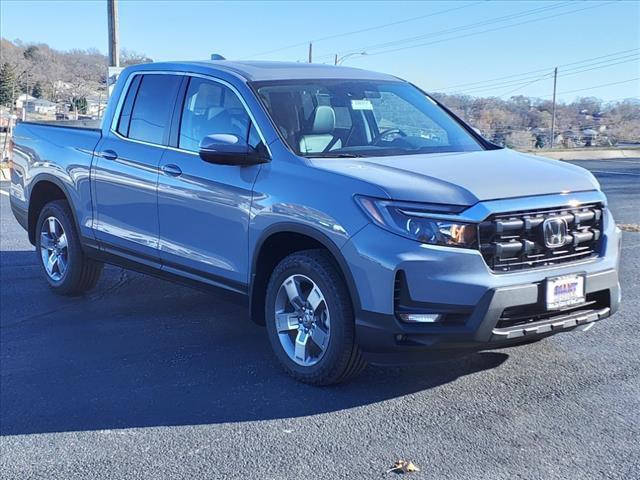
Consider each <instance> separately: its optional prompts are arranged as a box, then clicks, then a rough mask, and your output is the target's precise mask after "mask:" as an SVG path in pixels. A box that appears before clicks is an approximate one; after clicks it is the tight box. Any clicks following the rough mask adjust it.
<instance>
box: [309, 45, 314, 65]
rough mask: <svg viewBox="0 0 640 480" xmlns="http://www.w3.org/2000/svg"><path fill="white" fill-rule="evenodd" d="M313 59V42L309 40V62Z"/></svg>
mask: <svg viewBox="0 0 640 480" xmlns="http://www.w3.org/2000/svg"><path fill="white" fill-rule="evenodd" d="M312 61H313V43H311V42H309V63H311V62H312Z"/></svg>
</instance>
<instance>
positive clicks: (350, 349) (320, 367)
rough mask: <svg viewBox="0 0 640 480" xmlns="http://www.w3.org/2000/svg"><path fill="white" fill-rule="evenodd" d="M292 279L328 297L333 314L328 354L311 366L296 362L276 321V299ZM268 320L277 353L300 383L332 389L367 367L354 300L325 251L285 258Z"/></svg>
mask: <svg viewBox="0 0 640 480" xmlns="http://www.w3.org/2000/svg"><path fill="white" fill-rule="evenodd" d="M292 275H304V276H306V277H308V278H309V279H311V280H312V281H313V282H314V283H315V284H316V285H317V286H318V287H319V288H320V290H321V292H322V294H323V295H324V298H325V302H326V305H327V308H328V310H329V312H330V322H331V328H330V336H329V341H328V344H327V346H326V350H325V351H324V354H323V355H322V357H321V358H320V359H319V361H318V363H316V364H315V365H311V366H304V365H299V364H298V363H296V362H295V361H293V360H292V359H291V358H290V357H289V355H288V354H287V352H286V351H285V349H284V347H283V345H282V344H281V342H280V339H279V335H278V331H277V327H276V321H275V311H276V296H277V294H278V291H279V290H280V287H281V285H282V284H283V282H284V281H285V280H286V279H287V278H289V277H290V276H292ZM265 319H266V326H267V332H268V336H269V341H270V342H271V347H272V348H273V351H274V353H275V355H276V357H277V358H278V360H279V361H280V363H281V364H282V366H283V367H284V369H285V370H286V371H287V373H288V374H289V375H291V376H292V377H293V378H295V379H296V380H299V381H302V382H304V383H309V384H312V385H331V384H335V383H340V382H344V381H346V380H348V379H350V378H352V377H353V376H355V375H357V374H358V373H360V372H361V371H362V370H363V369H364V368H365V367H366V365H367V364H366V361H365V360H364V358H363V356H362V353H361V351H360V349H359V348H358V345H357V344H356V342H355V321H354V313H353V307H352V303H351V298H350V295H349V291H348V289H347V286H346V284H345V282H344V280H343V278H342V276H341V275H340V273H339V271H338V269H337V266H336V265H335V261H334V260H333V258H332V257H331V255H330V254H329V252H327V251H325V250H304V251H300V252H296V253H293V254H291V255H289V256H288V257H286V258H284V259H283V260H282V261H281V262H280V263H279V264H278V265H277V266H276V268H275V269H274V271H273V273H272V274H271V278H270V279H269V284H268V286H267V291H266V301H265Z"/></svg>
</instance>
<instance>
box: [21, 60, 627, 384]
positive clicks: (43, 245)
mask: <svg viewBox="0 0 640 480" xmlns="http://www.w3.org/2000/svg"><path fill="white" fill-rule="evenodd" d="M13 142H14V144H13V151H12V159H11V163H12V171H11V182H12V184H11V206H12V209H13V212H14V214H15V217H16V218H17V219H18V221H19V222H20V224H21V225H22V226H23V227H24V228H25V229H26V230H27V232H28V235H29V240H30V241H31V243H33V244H34V245H35V247H36V252H37V255H38V258H39V260H40V262H41V264H42V270H43V273H44V276H45V278H46V279H47V281H48V283H49V285H50V286H51V288H52V289H53V290H54V291H55V292H58V293H61V294H80V293H82V292H84V291H86V290H88V289H90V288H92V287H94V286H95V285H96V282H97V280H98V277H99V275H100V272H101V269H102V265H103V264H104V263H110V264H117V265H121V266H124V267H127V268H131V269H135V270H138V271H142V272H147V273H152V274H155V275H159V276H162V277H165V278H168V279H172V280H177V281H181V282H186V283H189V284H192V285H198V286H205V287H214V288H223V289H226V290H229V291H232V292H235V293H237V294H240V295H242V296H243V297H244V298H247V299H248V303H249V305H250V309H251V315H252V318H253V320H254V321H255V322H257V323H259V324H263V325H266V330H267V334H268V337H269V340H270V342H271V345H272V347H273V350H274V352H275V355H276V356H277V358H278V359H279V361H280V362H281V363H282V365H283V367H284V368H285V369H286V371H287V372H288V373H289V374H291V375H292V376H294V377H295V378H297V379H299V380H301V381H304V382H308V383H313V384H330V383H336V382H340V381H343V380H346V379H347V378H349V377H351V376H353V375H354V374H356V373H357V372H359V371H360V370H361V369H362V368H363V367H364V366H365V365H366V363H367V362H374V363H404V362H407V361H422V360H425V359H426V360H429V359H433V358H438V359H442V358H446V357H448V356H452V355H464V354H466V353H468V352H473V351H478V350H483V349H493V348H497V347H503V346H511V345H514V344H516V343H520V342H529V341H532V340H538V339H542V338H544V337H546V336H548V335H551V334H554V333H557V332H564V331H570V330H574V329H583V330H584V329H586V328H587V327H589V326H591V324H592V323H593V322H595V321H597V320H601V319H603V318H606V317H608V316H610V315H611V314H612V313H613V312H615V311H616V309H617V308H618V305H619V302H620V287H619V282H618V258H619V252H620V232H619V230H618V229H617V228H616V226H615V222H614V220H613V218H612V216H611V212H610V211H609V210H608V209H607V200H606V198H605V196H604V195H603V194H602V192H601V191H600V188H599V185H598V182H597V181H596V180H595V178H594V177H593V176H592V175H591V174H590V173H589V172H587V171H586V170H583V169H582V168H579V167H576V166H573V165H569V164H566V163H562V162H558V161H554V160H548V159H544V158H539V157H534V156H530V155H524V154H520V153H516V152H514V151H511V150H508V149H502V148H499V147H497V146H495V145H493V144H491V143H489V142H487V141H486V140H485V139H483V138H482V137H481V136H480V135H478V134H477V133H476V132H475V131H474V130H473V129H472V128H471V127H469V126H468V125H466V124H465V123H464V122H462V121H461V120H460V119H459V118H457V117H456V116H455V115H453V114H452V113H451V112H450V111H448V110H447V109H446V108H445V107H444V106H442V105H440V104H439V103H438V102H437V101H435V100H434V99H432V98H431V97H430V96H429V95H427V94H425V93H424V92H423V91H421V90H420V89H418V88H417V87H415V86H414V85H412V84H410V83H408V82H406V81H403V80H400V79H398V78H396V77H393V76H390V75H384V74H379V73H374V72H367V71H363V70H358V69H352V68H344V67H329V66H324V65H308V64H289V63H274V62H231V61H222V60H220V61H208V62H176V63H153V64H146V65H139V66H134V67H129V68H127V69H125V70H124V71H123V73H122V75H121V76H120V78H119V80H118V83H117V85H116V87H115V90H114V92H113V95H112V97H111V100H110V103H109V106H108V108H107V111H106V113H105V117H104V120H103V123H102V127H101V128H96V129H89V128H77V127H76V128H71V127H65V126H54V125H45V124H38V123H28V122H23V123H20V124H19V125H18V126H17V128H16V130H15V137H14V140H13ZM181 308H184V306H182V307H181Z"/></svg>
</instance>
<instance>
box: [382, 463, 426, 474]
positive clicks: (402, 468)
mask: <svg viewBox="0 0 640 480" xmlns="http://www.w3.org/2000/svg"><path fill="white" fill-rule="evenodd" d="M419 471H420V469H419V468H418V467H416V466H415V465H414V464H413V462H408V461H407V460H398V461H397V462H396V463H394V464H393V467H391V468H390V469H389V470H387V473H391V472H393V473H413V472H419Z"/></svg>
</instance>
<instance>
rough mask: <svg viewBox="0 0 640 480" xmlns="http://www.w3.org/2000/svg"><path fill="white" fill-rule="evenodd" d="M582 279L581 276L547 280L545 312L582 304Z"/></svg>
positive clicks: (564, 276)
mask: <svg viewBox="0 0 640 480" xmlns="http://www.w3.org/2000/svg"><path fill="white" fill-rule="evenodd" d="M584 278H585V276H584V275H583V274H575V275H563V276H562V277H554V278H547V295H546V301H547V310H557V309H559V308H564V307H568V306H571V305H578V304H580V303H584V302H585V300H586V299H585V296H584Z"/></svg>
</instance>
